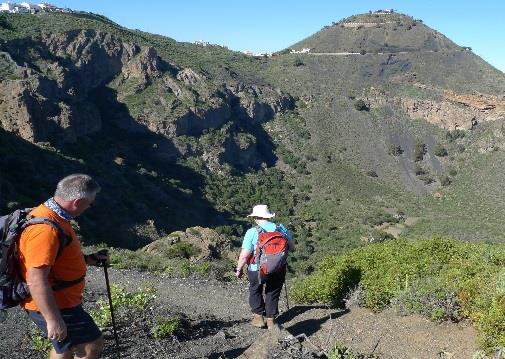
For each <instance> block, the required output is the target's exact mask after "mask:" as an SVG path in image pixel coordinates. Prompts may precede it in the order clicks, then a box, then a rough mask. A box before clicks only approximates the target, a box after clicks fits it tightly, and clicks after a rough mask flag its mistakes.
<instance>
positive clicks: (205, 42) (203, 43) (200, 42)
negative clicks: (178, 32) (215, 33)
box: [193, 40, 209, 47]
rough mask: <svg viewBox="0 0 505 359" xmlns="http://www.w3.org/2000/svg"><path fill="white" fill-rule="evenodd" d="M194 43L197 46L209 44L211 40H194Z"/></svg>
mask: <svg viewBox="0 0 505 359" xmlns="http://www.w3.org/2000/svg"><path fill="white" fill-rule="evenodd" d="M193 44H195V45H197V46H204V47H205V46H209V42H208V41H203V40H196V41H194V42H193Z"/></svg>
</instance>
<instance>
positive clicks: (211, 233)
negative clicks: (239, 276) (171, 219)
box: [142, 227, 232, 260]
mask: <svg viewBox="0 0 505 359" xmlns="http://www.w3.org/2000/svg"><path fill="white" fill-rule="evenodd" d="M180 242H183V243H187V244H189V245H191V246H193V247H194V248H197V249H198V250H197V254H196V255H195V259H197V260H203V259H205V260H211V259H217V258H222V257H226V256H227V255H232V253H231V250H232V246H231V242H230V241H227V240H226V239H225V238H223V237H222V236H221V235H219V234H218V233H217V232H216V231H215V230H213V229H210V228H203V227H191V228H188V229H187V230H186V231H185V232H183V231H177V232H173V233H171V234H169V235H168V236H167V237H165V238H162V239H159V240H157V241H154V242H152V243H150V244H148V245H147V246H145V247H144V248H143V249H142V250H143V251H145V252H147V253H151V254H154V255H165V256H169V255H170V254H169V252H170V248H172V246H174V245H176V244H177V243H180Z"/></svg>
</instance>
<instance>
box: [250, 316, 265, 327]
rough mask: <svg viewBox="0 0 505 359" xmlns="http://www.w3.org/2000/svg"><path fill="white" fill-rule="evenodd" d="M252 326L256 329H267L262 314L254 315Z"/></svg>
mask: <svg viewBox="0 0 505 359" xmlns="http://www.w3.org/2000/svg"><path fill="white" fill-rule="evenodd" d="M251 325H252V326H253V327H256V328H265V320H264V319H263V316H262V315H261V314H253V320H252V321H251Z"/></svg>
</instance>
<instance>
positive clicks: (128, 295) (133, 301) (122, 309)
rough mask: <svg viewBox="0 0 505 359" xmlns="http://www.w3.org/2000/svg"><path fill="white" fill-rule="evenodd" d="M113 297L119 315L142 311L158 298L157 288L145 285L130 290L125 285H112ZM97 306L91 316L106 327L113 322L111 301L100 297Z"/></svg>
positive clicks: (101, 325)
mask: <svg viewBox="0 0 505 359" xmlns="http://www.w3.org/2000/svg"><path fill="white" fill-rule="evenodd" d="M111 298H112V306H113V307H114V312H115V313H116V311H117V312H118V314H119V315H121V313H129V314H131V313H132V312H134V313H141V312H143V311H144V310H145V309H146V308H147V306H148V304H150V303H151V302H152V301H154V299H155V298H156V289H154V287H145V288H140V289H138V290H136V291H134V292H129V291H128V290H127V289H126V287H124V286H120V285H112V286H111ZM97 306H98V308H97V309H95V310H93V311H92V312H91V316H92V317H93V319H94V320H95V322H96V324H97V325H98V326H100V327H102V328H104V327H106V326H108V325H110V323H111V314H110V307H109V302H108V301H107V300H106V299H100V300H98V301H97Z"/></svg>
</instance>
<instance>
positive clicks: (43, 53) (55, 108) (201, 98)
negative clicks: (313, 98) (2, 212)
mask: <svg viewBox="0 0 505 359" xmlns="http://www.w3.org/2000/svg"><path fill="white" fill-rule="evenodd" d="M0 50H1V51H2V52H3V53H5V54H7V55H8V57H10V58H11V59H12V60H11V61H12V62H13V65H14V66H15V68H16V70H15V71H16V73H17V74H19V75H18V76H17V77H15V78H13V79H5V80H4V81H2V82H1V83H0V109H1V110H2V116H1V117H0V119H1V124H2V127H3V128H4V129H6V130H7V131H9V132H13V133H15V134H17V135H19V136H20V137H22V138H24V139H26V140H28V141H30V142H46V141H50V140H58V141H60V142H75V141H76V139H77V138H78V137H79V136H83V135H86V134H89V133H92V132H95V131H99V130H100V129H101V128H102V121H108V120H113V121H114V122H115V124H116V125H118V126H119V127H121V128H123V129H126V130H128V131H135V132H137V131H141V132H142V131H151V132H155V133H157V134H161V135H163V136H167V137H171V138H172V137H175V136H179V135H198V134H201V133H202V132H203V131H204V130H208V129H213V128H219V127H220V126H222V125H223V124H224V123H226V122H228V121H230V120H248V121H253V122H262V121H265V120H268V119H270V118H272V117H273V116H274V115H275V114H276V113H278V112H280V111H284V110H286V109H289V108H292V106H293V100H292V99H291V97H289V96H287V95H283V94H281V93H279V92H277V91H275V90H274V89H272V88H270V87H268V86H251V85H244V84H243V83H241V82H240V80H234V81H232V82H230V83H215V82H214V81H213V80H212V79H209V78H208V77H207V76H205V75H204V74H202V73H199V72H198V71H195V70H193V69H191V68H180V67H178V66H177V65H176V64H172V63H169V62H168V61H166V60H164V59H161V58H160V57H159V56H158V54H157V52H156V50H155V49H154V48H152V47H142V46H138V45H136V44H132V43H125V42H123V41H122V40H121V39H119V38H117V37H116V36H114V35H112V34H109V33H104V32H99V31H94V30H82V31H68V32H64V33H56V34H55V33H42V35H41V36H40V37H32V38H28V39H21V40H19V39H18V40H13V41H7V42H5V43H3V44H2V45H1V48H0ZM105 92H108V93H109V97H108V101H112V102H116V105H123V107H124V110H125V111H123V112H122V113H120V114H119V115H116V116H114V117H113V118H112V119H109V118H102V116H101V113H103V111H102V109H101V108H100V106H99V105H98V104H97V102H100V101H97V99H96V97H97V94H98V96H100V95H101V94H103V93H105ZM139 99H140V100H139ZM103 105H104V104H103V103H102V107H103Z"/></svg>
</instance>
